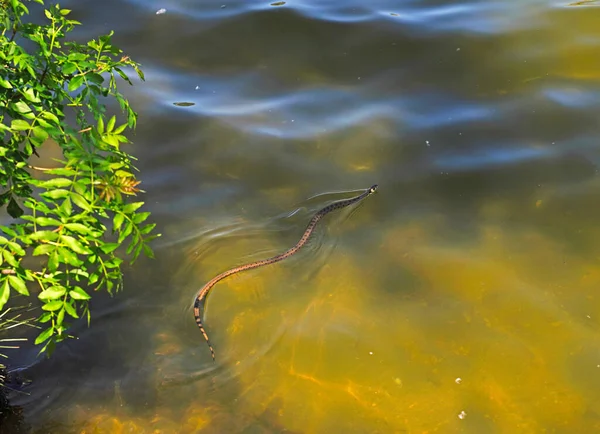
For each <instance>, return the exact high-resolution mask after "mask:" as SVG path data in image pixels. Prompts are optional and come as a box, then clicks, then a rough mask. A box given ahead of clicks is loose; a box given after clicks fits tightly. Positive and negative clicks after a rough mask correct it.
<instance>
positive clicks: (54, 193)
mask: <svg viewBox="0 0 600 434" xmlns="http://www.w3.org/2000/svg"><path fill="white" fill-rule="evenodd" d="M70 194H71V192H70V191H69V190H65V189H62V188H57V189H56V190H48V191H46V192H44V193H42V196H43V197H47V198H48V199H61V198H63V197H67V196H69V195H70Z"/></svg>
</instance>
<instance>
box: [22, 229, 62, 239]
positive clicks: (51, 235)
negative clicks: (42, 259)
mask: <svg viewBox="0 0 600 434" xmlns="http://www.w3.org/2000/svg"><path fill="white" fill-rule="evenodd" d="M29 238H30V239H32V240H33V241H39V240H44V241H54V240H56V239H57V238H58V233H56V232H54V231H35V232H34V233H32V234H31V235H29Z"/></svg>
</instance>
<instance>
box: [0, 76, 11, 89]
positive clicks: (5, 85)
mask: <svg viewBox="0 0 600 434" xmlns="http://www.w3.org/2000/svg"><path fill="white" fill-rule="evenodd" d="M0 86H2V87H3V88H5V89H12V87H13V86H12V84H10V81H8V80H5V79H4V78H2V77H0Z"/></svg>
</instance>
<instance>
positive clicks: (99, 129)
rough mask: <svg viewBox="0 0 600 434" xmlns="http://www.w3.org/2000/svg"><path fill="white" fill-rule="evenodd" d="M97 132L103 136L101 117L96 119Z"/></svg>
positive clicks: (102, 120) (102, 119)
mask: <svg viewBox="0 0 600 434" xmlns="http://www.w3.org/2000/svg"><path fill="white" fill-rule="evenodd" d="M97 130H98V132H99V133H100V135H102V134H104V118H102V116H100V117H99V118H98V127H97Z"/></svg>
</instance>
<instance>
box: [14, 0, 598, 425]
mask: <svg viewBox="0 0 600 434" xmlns="http://www.w3.org/2000/svg"><path fill="white" fill-rule="evenodd" d="M63 3H64V4H63V6H64V7H69V8H70V9H73V14H74V16H75V18H76V19H78V20H80V21H82V22H83V23H84V26H83V27H82V28H81V29H79V30H78V33H77V37H78V38H81V39H82V40H83V39H86V38H88V39H89V38H91V37H96V36H97V35H98V34H99V33H104V32H108V31H109V30H111V29H113V30H115V32H116V35H115V40H116V42H117V43H118V44H119V45H120V46H121V47H122V48H123V49H124V50H125V51H126V52H127V54H128V55H130V56H131V57H133V58H134V59H136V60H137V61H139V62H141V63H142V67H143V70H144V71H145V73H146V77H147V81H146V82H145V83H141V82H136V83H135V86H134V87H132V88H125V87H124V88H123V90H124V92H125V93H126V95H127V97H128V98H130V100H131V102H132V105H133V106H134V107H135V108H136V109H137V110H138V111H139V113H140V121H139V126H138V129H137V132H136V135H135V137H133V140H134V144H133V145H132V146H131V147H130V150H131V151H132V152H133V153H134V154H135V155H137V156H138V157H139V164H138V167H139V168H140V169H141V173H142V175H141V177H142V180H143V188H144V189H145V190H146V191H147V194H146V195H145V200H146V201H147V203H148V208H149V210H150V211H152V212H153V216H154V219H155V221H156V222H157V223H158V224H159V226H160V228H161V232H162V233H163V236H162V237H161V239H160V240H158V242H157V243H156V245H155V247H156V256H157V257H156V259H155V260H143V261H141V262H139V263H138V264H136V265H135V266H134V267H132V268H131V269H128V270H126V273H127V275H126V285H125V291H124V292H123V293H121V294H119V295H118V296H117V297H115V298H113V299H109V298H108V297H104V296H103V295H98V296H97V298H95V299H94V301H93V304H92V307H93V315H92V327H91V328H87V326H86V325H85V324H77V325H76V326H75V328H74V332H75V333H76V334H77V335H78V336H79V339H78V340H74V341H70V342H67V343H65V344H64V345H62V347H61V348H60V349H59V351H57V353H56V354H55V356H54V357H53V358H51V359H50V360H42V359H40V360H37V361H36V362H35V363H34V361H35V360H36V359H35V355H36V350H35V349H27V348H25V349H24V351H23V352H21V353H20V354H19V355H18V356H16V358H17V359H18V360H19V363H21V364H22V365H23V366H28V365H31V366H30V367H29V368H28V369H26V370H25V373H26V375H27V376H28V377H29V378H30V379H31V380H32V381H33V382H32V384H31V385H30V386H28V388H27V389H26V391H27V392H29V393H30V395H29V396H26V395H22V394H16V395H14V396H13V397H12V400H13V403H15V404H18V405H20V406H22V407H23V409H24V412H25V416H26V421H27V423H28V424H29V426H30V427H31V430H32V432H40V433H41V432H44V433H46V432H60V433H71V432H72V433H92V432H94V433H118V432H129V433H142V432H160V433H180V432H181V433H183V432H185V433H195V432H198V433H204V432H206V433H210V432H232V433H233V432H240V433H242V432H243V433H270V432H273V433H275V432H293V433H323V432H340V433H342V432H343V433H374V432H380V433H392V432H393V433H425V432H427V433H477V434H480V433H507V432H510V433H541V432H547V433H589V432H596V431H598V429H600V393H599V392H598V390H600V380H599V378H600V376H599V373H600V357H599V354H600V351H599V350H600V334H599V333H598V328H599V326H600V324H599V321H598V318H600V300H599V297H598V295H597V294H598V290H599V285H600V268H599V266H598V258H599V257H600V249H599V247H598V246H599V245H600V243H599V241H600V229H599V226H598V221H600V220H599V217H600V207H599V205H598V194H599V193H600V179H599V178H598V175H597V167H598V164H599V163H600V152H599V151H600V147H599V146H598V138H599V137H600V134H599V133H600V122H599V119H598V113H599V110H598V109H599V108H600V72H599V71H600V56H598V52H599V50H600V26H598V23H599V22H600V9H598V8H597V7H596V6H597V4H596V3H595V2H580V3H579V4H578V5H575V4H569V3H568V2H556V1H552V2H550V1H540V0H527V1H521V2H518V3H515V2H502V1H498V0H479V1H475V0H473V1H463V2H450V1H440V0H438V1H419V2H417V1H398V0H396V1H391V0H388V1H384V0H380V1H375V0H373V1H369V2H364V1H362V2H359V1H340V0H337V1H335V0H329V1H323V0H318V1H317V0H303V1H288V2H285V3H284V4H283V5H279V6H273V5H271V4H270V3H269V2H262V1H254V0H245V1H228V2H224V1H223V0H221V1H219V2H216V1H211V0H205V1H201V2H198V1H191V0H186V1H176V0H170V1H160V2H159V1H139V0H130V1H124V0H110V1H104V2H97V1H81V0H80V1H77V2H75V1H68V2H63ZM162 8H164V9H165V10H166V12H164V13H161V14H156V12H157V11H158V10H160V9H162ZM180 103H186V104H183V105H181V104H180ZM374 183H378V184H379V185H380V189H379V192H378V194H376V195H374V196H372V197H369V198H368V199H367V200H366V201H364V202H363V203H362V204H360V205H359V206H357V207H352V209H345V210H342V211H340V212H337V213H335V214H331V215H329V216H327V217H326V218H325V219H324V220H323V222H322V224H320V227H319V228H318V230H317V231H316V234H315V237H314V238H313V239H311V241H310V243H309V244H308V245H307V247H306V248H305V249H303V250H302V251H301V252H299V253H298V254H297V255H295V256H293V257H292V258H290V259H288V260H286V261H284V262H282V263H280V264H278V265H274V266H271V267H267V268H261V269H257V270H254V271H250V272H248V273H245V274H240V275H238V276H235V277H232V278H230V279H228V280H226V281H223V282H222V283H220V284H218V285H217V286H216V287H215V289H214V291H213V293H212V294H211V297H210V299H209V303H208V307H207V312H206V318H205V320H206V326H207V331H208V332H209V333H210V336H211V339H212V341H213V344H214V347H215V350H216V352H217V363H213V362H212V360H211V357H210V353H209V351H208V348H207V347H206V345H205V343H204V340H203V339H202V336H201V334H200V333H199V331H198V329H197V328H196V325H195V324H194V320H193V315H192V309H191V305H192V302H193V298H194V295H195V293H196V291H197V290H198V289H199V288H200V287H201V286H202V285H203V284H204V283H205V282H206V281H208V280H209V279H211V278H212V277H213V276H214V275H216V274H218V273H220V272H222V271H224V270H226V269H228V268H231V267H233V266H237V265H240V264H243V263H246V262H249V261H254V260H259V259H263V258H265V257H269V256H272V255H274V254H277V253H279V252H281V251H284V250H286V249H287V248H289V247H290V246H292V245H293V244H294V243H295V242H296V241H297V240H298V239H299V237H300V235H301V234H302V231H303V230H304V228H305V225H306V224H307V222H308V221H309V220H310V217H311V216H312V214H313V213H314V212H316V211H317V210H318V209H320V208H321V207H323V206H325V205H327V204H328V203H330V202H331V201H334V200H337V199H342V198H348V197H352V196H353V195H356V194H359V193H360V192H361V191H362V190H363V189H366V188H368V187H369V186H370V185H371V184H374Z"/></svg>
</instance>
